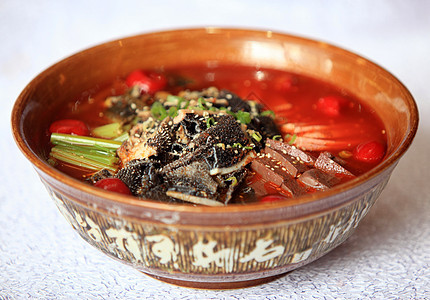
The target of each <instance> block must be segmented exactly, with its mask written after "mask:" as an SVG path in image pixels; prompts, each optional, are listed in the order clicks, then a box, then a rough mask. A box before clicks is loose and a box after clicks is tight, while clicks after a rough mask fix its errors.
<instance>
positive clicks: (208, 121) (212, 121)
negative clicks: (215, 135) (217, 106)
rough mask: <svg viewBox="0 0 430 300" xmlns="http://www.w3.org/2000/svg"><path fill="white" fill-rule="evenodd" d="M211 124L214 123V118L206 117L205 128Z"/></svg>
mask: <svg viewBox="0 0 430 300" xmlns="http://www.w3.org/2000/svg"><path fill="white" fill-rule="evenodd" d="M212 125H215V120H214V118H208V119H206V126H207V128H209V127H211V126H212Z"/></svg>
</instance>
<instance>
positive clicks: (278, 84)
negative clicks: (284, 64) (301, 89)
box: [274, 75, 297, 92]
mask: <svg viewBox="0 0 430 300" xmlns="http://www.w3.org/2000/svg"><path fill="white" fill-rule="evenodd" d="M274 84H275V90H277V91H280V92H289V91H292V90H295V89H296V85H297V78H296V77H293V76H292V75H285V76H280V77H277V78H275V79H274Z"/></svg>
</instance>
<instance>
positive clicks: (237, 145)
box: [233, 143, 242, 148]
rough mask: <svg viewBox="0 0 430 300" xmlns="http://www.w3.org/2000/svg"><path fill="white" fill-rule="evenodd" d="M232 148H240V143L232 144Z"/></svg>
mask: <svg viewBox="0 0 430 300" xmlns="http://www.w3.org/2000/svg"><path fill="white" fill-rule="evenodd" d="M233 147H236V148H242V144H241V143H234V144H233Z"/></svg>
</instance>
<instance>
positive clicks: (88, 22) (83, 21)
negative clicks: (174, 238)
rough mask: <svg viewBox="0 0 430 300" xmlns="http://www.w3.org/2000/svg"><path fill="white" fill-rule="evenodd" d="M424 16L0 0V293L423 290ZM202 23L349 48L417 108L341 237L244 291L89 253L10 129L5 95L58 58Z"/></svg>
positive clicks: (420, 9)
mask: <svg viewBox="0 0 430 300" xmlns="http://www.w3.org/2000/svg"><path fill="white" fill-rule="evenodd" d="M263 3H264V4H263ZM429 15H430V2H429V1H388V0H386V1H383V0H381V1H373V0H366V1H337V2H335V1H330V2H329V1H306V2H305V1H271V2H269V1H261V0H260V1H255V0H252V1H227V0H217V1H210V2H209V1H197V0H195V1H163V0H159V1H142V0H141V1H83V0H79V1H68V2H66V1H46V0H41V1H22V0H19V1H16V0H15V1H14V0H2V1H1V2H0V37H1V39H2V42H1V46H0V92H1V104H2V108H1V110H0V126H1V127H0V135H1V136H0V149H1V154H2V157H3V158H2V160H1V161H2V167H1V169H0V299H2V298H6V299H8V298H13V299H21V298H30V299H47V298H48V299H57V298H60V299H116V298H119V299H138V298H141V299H170V298H174V299H286V298H293V299H301V298H304V299H308V298H327V299H338V298H346V299H357V298H360V299H362V298H376V299H411V298H414V299H425V298H427V299H428V298H430V287H429V283H430V270H429V268H430V184H429V183H428V180H429V175H428V174H429V172H428V169H429V162H428V161H429V152H430V144H429V139H430V120H429V117H430V96H429V95H430V93H429V87H428V86H429V78H430V18H429ZM208 25H212V26H213V25H215V26H231V27H248V28H259V29H271V30H276V31H282V32H288V33H293V34H298V35H303V36H307V37H311V38H316V39H321V40H324V41H327V42H330V43H333V44H336V45H339V46H341V47H344V48H347V49H349V50H352V51H354V52H356V53H358V54H361V55H363V56H365V57H367V58H370V59H371V60H373V61H375V62H377V63H378V64H380V65H382V66H383V67H385V68H386V69H388V70H389V71H391V72H392V73H393V74H394V75H396V76H397V77H398V78H399V79H400V80H401V81H402V82H403V83H404V84H405V85H406V86H407V87H408V88H409V89H410V91H411V92H412V94H413V95H414V97H415V98H416V101H417V103H418V106H419V109H420V114H421V123H420V129H419V132H418V135H417V137H416V140H415V142H414V144H413V145H412V147H411V148H410V150H409V151H408V152H407V154H406V155H405V156H404V158H403V159H402V161H401V162H400V164H399V166H398V168H397V169H396V170H395V172H394V174H393V176H392V178H391V180H390V182H389V184H388V186H387V188H386V190H385V191H384V192H383V194H382V195H381V197H380V199H379V200H378V202H377V204H376V206H374V207H373V209H372V210H371V211H370V213H369V215H368V216H367V217H366V218H365V219H364V220H363V222H362V223H361V225H360V226H359V227H358V229H357V231H356V232H355V234H354V235H353V236H352V237H351V238H350V239H349V240H348V241H346V242H345V243H344V244H343V245H341V246H340V247H338V248H337V249H335V250H334V251H332V252H331V253H329V254H328V255H326V256H324V257H323V258H321V259H319V260H318V261H316V262H314V263H312V264H310V265H307V266H305V267H303V268H301V269H298V270H295V271H293V272H291V273H289V274H287V275H286V276H284V277H281V278H280V279H278V280H276V281H273V282H270V283H267V284H264V285H260V286H256V287H252V288H247V289H242V290H230V291H205V290H192V289H185V288H180V287H175V286H171V285H168V284H164V283H161V282H159V281H156V280H154V279H151V278H149V277H147V276H145V275H143V274H141V273H139V272H137V271H135V270H134V269H132V268H130V267H128V266H125V265H122V264H120V263H118V262H116V261H113V260H112V259H110V258H108V257H106V256H105V255H103V254H102V253H100V252H98V251H97V250H95V249H93V248H92V247H91V246H89V245H88V244H86V243H85V242H84V241H83V240H82V239H81V238H80V237H79V236H78V235H77V234H76V233H75V232H74V231H73V230H72V229H71V227H70V225H68V224H67V222H66V221H65V220H64V218H63V217H62V216H61V215H60V214H59V212H58V210H57V208H56V207H55V205H54V203H53V202H52V201H51V200H50V199H49V198H48V194H47V192H46V191H45V189H44V187H43V185H42V183H41V182H40V180H39V179H38V178H37V176H36V173H35V172H34V170H33V169H32V167H31V166H30V164H29V163H28V162H27V161H26V159H25V158H24V156H23V155H22V154H21V153H20V152H19V150H18V149H17V147H16V146H15V143H14V141H13V139H12V136H11V133H10V132H11V130H10V125H9V124H10V111H11V108H12V105H13V102H14V100H15V99H16V97H17V96H18V95H19V93H20V92H21V90H22V89H23V88H24V87H25V85H26V84H27V83H28V82H29V81H30V80H31V79H32V78H33V77H34V76H35V75H37V73H39V72H40V71H42V70H43V69H45V68H47V67H48V66H50V65H51V64H53V63H55V62H56V61H58V60H60V59H62V58H64V57H66V56H68V55H70V54H73V53H74V52H76V51H79V50H82V49H84V48H87V47H89V46H92V45H95V44H97V43H100V42H104V41H107V40H112V39H116V38H119V37H122V36H129V35H133V34H136V33H142V32H148V31H153V30H162V29H170V28H177V27H195V26H208Z"/></svg>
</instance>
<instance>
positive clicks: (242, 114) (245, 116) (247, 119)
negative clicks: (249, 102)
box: [235, 110, 251, 124]
mask: <svg viewBox="0 0 430 300" xmlns="http://www.w3.org/2000/svg"><path fill="white" fill-rule="evenodd" d="M235 117H236V119H237V120H238V121H239V122H240V123H242V124H249V123H251V116H250V114H249V112H246V111H242V110H239V111H238V112H237V113H236V115H235Z"/></svg>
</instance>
